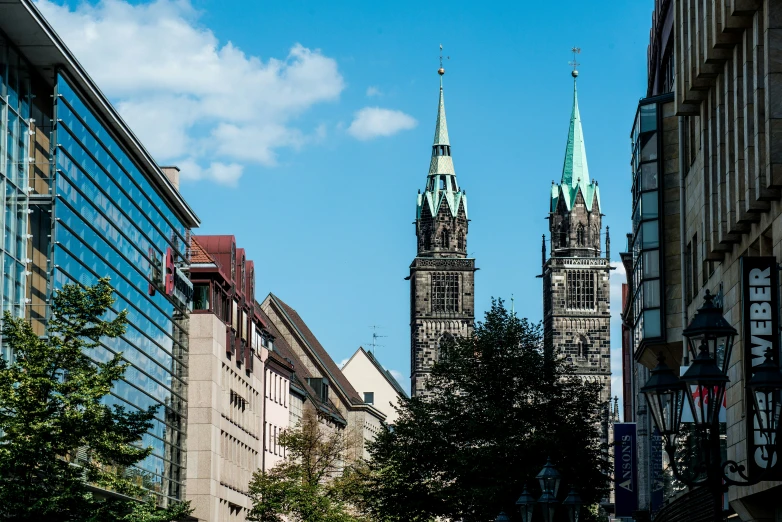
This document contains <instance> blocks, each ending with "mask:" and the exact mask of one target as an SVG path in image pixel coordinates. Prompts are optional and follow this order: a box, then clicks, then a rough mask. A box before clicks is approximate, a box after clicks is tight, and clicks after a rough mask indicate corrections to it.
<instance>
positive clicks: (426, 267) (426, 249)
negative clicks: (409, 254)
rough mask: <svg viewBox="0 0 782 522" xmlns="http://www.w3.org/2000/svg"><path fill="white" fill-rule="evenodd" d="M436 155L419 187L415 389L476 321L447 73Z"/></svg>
mask: <svg viewBox="0 0 782 522" xmlns="http://www.w3.org/2000/svg"><path fill="white" fill-rule="evenodd" d="M438 72H439V74H440V101H439V105H438V111H437V124H436V126H435V133H434V144H433V145H432V159H431V161H430V164H429V174H428V175H427V178H426V188H425V190H424V192H423V193H421V192H420V191H419V193H418V200H417V204H416V219H415V232H416V237H417V238H418V249H417V255H416V257H415V259H414V260H413V262H412V264H411V265H410V276H408V277H407V279H408V280H409V281H410V344H411V346H410V368H411V371H412V377H411V380H412V385H411V391H412V395H413V396H416V395H421V394H423V393H424V392H425V389H426V379H427V376H428V374H429V372H430V371H431V368H432V365H433V364H434V363H435V362H436V361H437V357H438V352H439V347H440V343H441V342H442V340H443V339H444V338H447V337H448V336H467V335H470V334H471V333H472V329H473V324H474V322H475V284H474V282H475V270H476V268H475V260H474V259H471V258H468V257H467V228H468V219H467V194H466V192H465V191H464V190H462V189H461V188H459V184H458V182H457V181H456V172H455V171H454V168H453V159H452V157H451V142H450V140H449V138H448V126H447V125H446V120H445V104H444V102H443V85H442V75H443V74H445V70H444V69H442V68H440V70H439V71H438Z"/></svg>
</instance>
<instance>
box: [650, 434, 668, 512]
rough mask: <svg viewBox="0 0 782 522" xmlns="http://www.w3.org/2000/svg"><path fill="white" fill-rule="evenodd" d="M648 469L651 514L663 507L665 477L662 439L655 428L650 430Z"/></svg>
mask: <svg viewBox="0 0 782 522" xmlns="http://www.w3.org/2000/svg"><path fill="white" fill-rule="evenodd" d="M649 460H650V461H651V462H650V463H649V469H650V470H651V473H652V480H651V482H652V497H651V499H650V502H649V504H650V506H649V509H650V511H651V512H652V514H654V513H657V511H659V509H660V508H661V507H663V492H664V490H665V475H664V474H663V438H662V436H660V432H659V431H658V430H657V427H654V428H652V447H651V448H650V450H649Z"/></svg>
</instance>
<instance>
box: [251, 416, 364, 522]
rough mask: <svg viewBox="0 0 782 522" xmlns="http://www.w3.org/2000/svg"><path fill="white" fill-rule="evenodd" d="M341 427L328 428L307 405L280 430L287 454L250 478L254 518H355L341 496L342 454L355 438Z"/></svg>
mask: <svg viewBox="0 0 782 522" xmlns="http://www.w3.org/2000/svg"><path fill="white" fill-rule="evenodd" d="M352 439H353V437H352V436H351V435H350V434H346V433H345V432H344V431H343V430H337V429H329V428H328V427H326V426H325V425H324V424H322V423H321V422H320V419H319V417H318V415H317V414H316V413H315V411H314V410H312V409H310V408H307V409H305V411H304V415H303V417H302V419H301V421H300V422H299V424H298V426H296V427H295V428H293V429H289V430H285V431H284V432H282V434H281V435H280V438H279V444H280V445H281V446H283V447H284V448H286V450H287V458H286V460H284V461H282V462H280V463H279V464H277V465H276V466H275V467H274V468H272V469H271V470H269V471H267V472H264V471H263V470H258V471H256V472H255V474H254V475H253V478H252V480H251V481H250V487H249V491H250V496H251V498H252V499H253V508H252V510H251V511H250V513H249V514H248V515H247V520H251V521H256V522H283V521H284V520H287V521H288V522H360V521H361V520H362V519H361V518H359V517H357V516H356V515H355V513H354V512H353V509H352V508H351V506H350V505H349V504H348V503H347V502H346V501H345V499H346V497H347V495H346V494H345V493H344V491H343V489H345V488H349V487H350V484H351V481H350V480H349V479H347V478H343V476H342V474H343V471H344V470H343V468H344V457H345V454H346V453H347V451H348V450H349V449H350V448H351V447H352V445H353V444H354V443H355V441H354V440H352Z"/></svg>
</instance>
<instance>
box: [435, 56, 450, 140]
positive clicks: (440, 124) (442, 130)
mask: <svg viewBox="0 0 782 522" xmlns="http://www.w3.org/2000/svg"><path fill="white" fill-rule="evenodd" d="M440 71H442V72H441V73H440ZM440 71H438V73H439V74H440V103H439V104H438V107H437V125H436V126H435V128H434V143H433V145H448V146H450V145H451V142H450V141H449V140H448V124H447V123H446V122H445V102H444V101H443V74H445V69H443V68H440Z"/></svg>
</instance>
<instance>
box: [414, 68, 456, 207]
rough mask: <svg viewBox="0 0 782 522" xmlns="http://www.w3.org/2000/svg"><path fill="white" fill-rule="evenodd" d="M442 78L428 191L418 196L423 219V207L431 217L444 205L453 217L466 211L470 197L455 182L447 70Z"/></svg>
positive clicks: (427, 184)
mask: <svg viewBox="0 0 782 522" xmlns="http://www.w3.org/2000/svg"><path fill="white" fill-rule="evenodd" d="M437 74H439V75H440V98H439V101H438V104H437V122H436V124H435V128H434V143H433V144H432V158H431V160H430V162H429V173H428V175H427V178H426V190H425V191H424V193H423V194H421V195H420V196H419V197H418V217H420V216H421V210H422V208H423V205H424V204H426V205H428V206H429V211H430V213H431V215H433V216H434V215H437V213H438V212H439V210H440V207H441V206H442V205H443V204H445V205H448V209H449V210H450V213H451V215H452V216H453V217H456V215H457V214H458V213H459V207H460V206H463V207H464V210H465V212H466V211H467V197H466V195H465V194H464V192H463V191H462V190H461V189H460V188H459V183H458V182H457V181H456V171H455V170H454V167H453V158H452V157H451V141H450V138H449V137H448V124H447V123H446V118H445V101H444V98H443V75H444V74H445V69H444V68H443V66H442V57H441V62H440V69H439V70H438V71H437Z"/></svg>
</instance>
